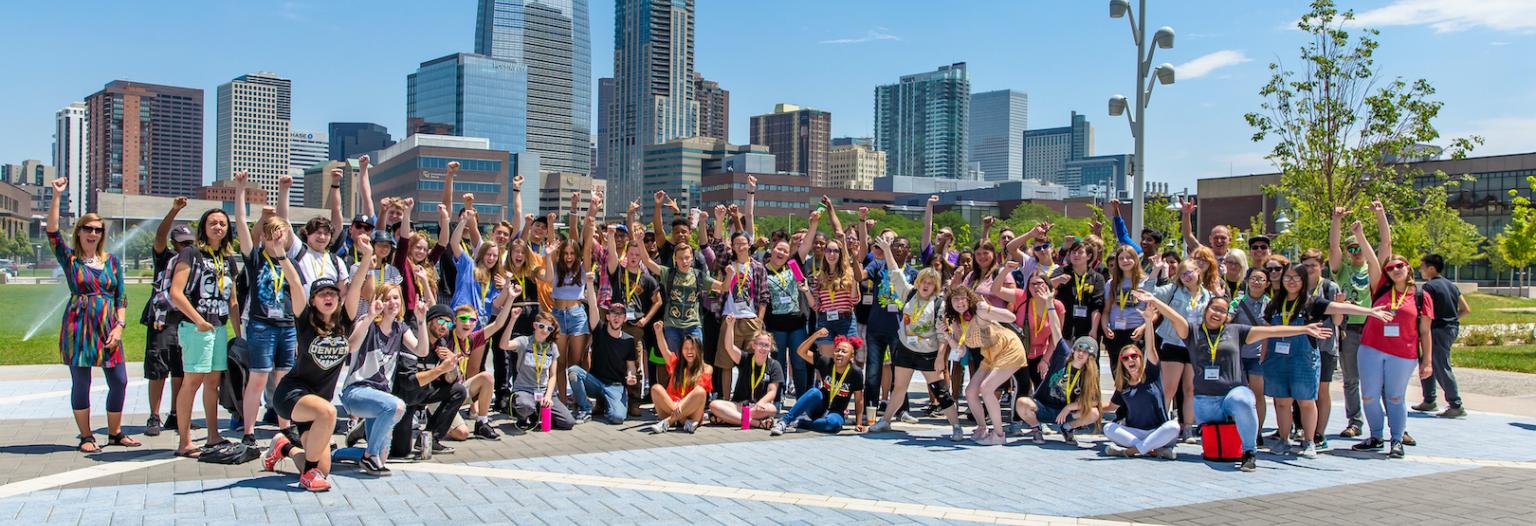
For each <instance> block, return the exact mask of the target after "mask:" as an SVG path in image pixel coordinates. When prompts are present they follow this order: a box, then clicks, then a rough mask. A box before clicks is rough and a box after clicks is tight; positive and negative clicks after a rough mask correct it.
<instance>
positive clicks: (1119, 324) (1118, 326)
mask: <svg viewBox="0 0 1536 526" xmlns="http://www.w3.org/2000/svg"><path fill="white" fill-rule="evenodd" d="M1111 325H1112V326H1113V327H1114V329H1115V330H1117V331H1123V330H1126V329H1129V328H1130V324H1129V323H1126V322H1125V320H1115V322H1114V323H1113V324H1111Z"/></svg>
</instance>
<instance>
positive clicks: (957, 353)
mask: <svg viewBox="0 0 1536 526" xmlns="http://www.w3.org/2000/svg"><path fill="white" fill-rule="evenodd" d="M961 358H965V349H960V348H954V349H950V350H949V361H951V362H955V363H960V359H961Z"/></svg>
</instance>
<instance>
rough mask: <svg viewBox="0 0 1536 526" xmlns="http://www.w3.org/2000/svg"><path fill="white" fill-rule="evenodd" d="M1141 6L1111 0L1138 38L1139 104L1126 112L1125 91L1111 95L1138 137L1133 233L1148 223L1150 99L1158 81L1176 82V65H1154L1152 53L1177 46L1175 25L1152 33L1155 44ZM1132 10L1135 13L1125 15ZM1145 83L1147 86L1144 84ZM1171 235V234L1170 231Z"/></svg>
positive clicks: (1116, 111) (1112, 106)
mask: <svg viewBox="0 0 1536 526" xmlns="http://www.w3.org/2000/svg"><path fill="white" fill-rule="evenodd" d="M1138 1H1139V7H1138V8H1137V9H1136V11H1134V12H1131V2H1130V0H1110V1H1109V17H1110V18H1122V17H1123V18H1125V19H1126V20H1127V21H1129V22H1130V23H1131V37H1132V38H1134V39H1135V40H1136V106H1135V107H1134V108H1132V109H1131V113H1126V112H1125V109H1126V105H1127V102H1128V101H1127V100H1126V98H1125V96H1124V95H1115V96H1113V97H1110V98H1109V114H1110V115H1111V116H1115V117H1118V116H1120V114H1122V113H1126V115H1125V118H1126V120H1127V121H1129V122H1130V123H1131V136H1132V137H1133V138H1135V140H1136V151H1135V159H1133V160H1132V164H1131V174H1132V182H1131V185H1132V187H1133V188H1132V189H1131V232H1132V235H1141V229H1142V226H1143V225H1144V224H1145V223H1144V221H1145V214H1144V213H1143V211H1142V207H1144V206H1146V195H1145V193H1146V181H1145V178H1144V172H1145V171H1146V170H1145V168H1146V163H1147V161H1146V148H1145V142H1146V134H1145V133H1144V132H1145V131H1146V125H1147V123H1146V112H1147V103H1148V102H1149V101H1151V99H1152V88H1153V87H1154V86H1156V85H1157V84H1173V80H1174V78H1173V65H1172V64H1168V63H1163V64H1160V65H1158V66H1157V67H1156V68H1153V67H1152V54H1153V53H1154V52H1156V51H1157V48H1163V49H1172V48H1173V28H1171V27H1168V26H1163V27H1161V28H1158V30H1157V32H1156V33H1154V34H1153V35H1152V42H1150V44H1151V45H1148V44H1149V42H1147V0H1138ZM1127 13H1129V14H1130V15H1131V16H1125V15H1126V14H1127ZM1148 73H1152V74H1155V76H1156V77H1157V78H1156V80H1155V82H1154V81H1152V80H1149V79H1147V75H1148ZM1143 86H1145V87H1143ZM1170 235H1171V234H1170Z"/></svg>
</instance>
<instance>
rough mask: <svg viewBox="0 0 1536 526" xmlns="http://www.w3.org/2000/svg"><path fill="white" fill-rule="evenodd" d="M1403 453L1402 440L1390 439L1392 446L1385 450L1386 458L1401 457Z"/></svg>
mask: <svg viewBox="0 0 1536 526" xmlns="http://www.w3.org/2000/svg"><path fill="white" fill-rule="evenodd" d="M1403 454H1404V452H1403V442H1402V441H1400V440H1394V441H1392V448H1391V449H1388V450H1387V458H1403Z"/></svg>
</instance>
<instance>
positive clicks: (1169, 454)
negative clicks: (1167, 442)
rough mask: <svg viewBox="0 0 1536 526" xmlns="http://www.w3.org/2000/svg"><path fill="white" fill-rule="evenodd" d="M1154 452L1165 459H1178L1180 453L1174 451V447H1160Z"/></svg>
mask: <svg viewBox="0 0 1536 526" xmlns="http://www.w3.org/2000/svg"><path fill="white" fill-rule="evenodd" d="M1152 454H1154V455H1157V458H1160V459H1163V460H1178V459H1179V454H1178V453H1176V452H1174V451H1173V448H1172V447H1160V448H1157V450H1155V451H1153V452H1152Z"/></svg>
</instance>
